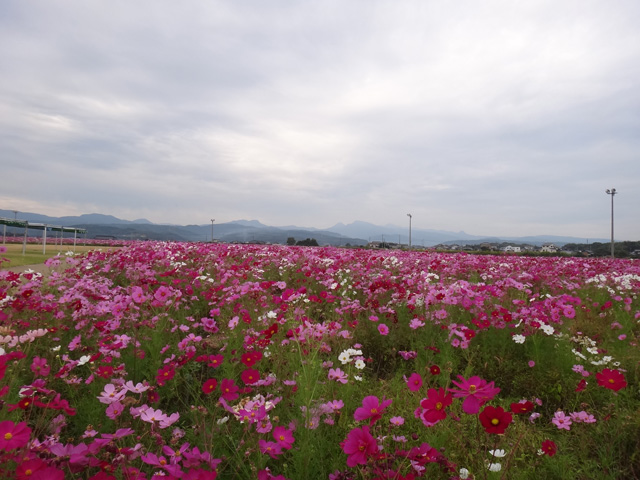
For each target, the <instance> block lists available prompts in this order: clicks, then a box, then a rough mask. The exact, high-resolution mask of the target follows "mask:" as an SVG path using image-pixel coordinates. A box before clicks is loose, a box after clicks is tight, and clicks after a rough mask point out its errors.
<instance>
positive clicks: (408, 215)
mask: <svg viewBox="0 0 640 480" xmlns="http://www.w3.org/2000/svg"><path fill="white" fill-rule="evenodd" d="M407 217H409V249H411V218H413V217H412V215H411V214H410V213H407Z"/></svg>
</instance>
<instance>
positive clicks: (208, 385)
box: [202, 378, 218, 395]
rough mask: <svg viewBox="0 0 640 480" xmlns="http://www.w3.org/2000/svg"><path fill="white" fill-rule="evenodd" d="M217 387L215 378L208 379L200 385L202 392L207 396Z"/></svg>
mask: <svg viewBox="0 0 640 480" xmlns="http://www.w3.org/2000/svg"><path fill="white" fill-rule="evenodd" d="M217 386H218V381H217V380H216V379H215V378H210V379H209V380H207V381H206V382H204V383H203V384H202V391H203V392H204V393H206V394H207V395H208V394H210V393H211V392H213V391H214V390H215V389H216V387H217Z"/></svg>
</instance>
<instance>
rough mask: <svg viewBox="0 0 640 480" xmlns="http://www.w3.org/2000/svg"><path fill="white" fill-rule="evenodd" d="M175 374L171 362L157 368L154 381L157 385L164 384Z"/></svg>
mask: <svg viewBox="0 0 640 480" xmlns="http://www.w3.org/2000/svg"><path fill="white" fill-rule="evenodd" d="M175 374H176V370H175V368H173V365H172V364H168V365H165V366H164V367H162V368H160V369H158V374H157V375H156V381H157V382H158V385H161V386H162V385H164V384H165V383H166V382H168V381H169V380H171V379H172V378H173V377H174V376H175Z"/></svg>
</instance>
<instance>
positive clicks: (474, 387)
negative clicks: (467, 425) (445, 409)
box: [448, 375, 500, 415]
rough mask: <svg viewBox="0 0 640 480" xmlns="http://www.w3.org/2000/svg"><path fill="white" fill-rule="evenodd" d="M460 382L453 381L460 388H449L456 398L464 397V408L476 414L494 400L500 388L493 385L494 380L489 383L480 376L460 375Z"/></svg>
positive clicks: (466, 411) (465, 410)
mask: <svg viewBox="0 0 640 480" xmlns="http://www.w3.org/2000/svg"><path fill="white" fill-rule="evenodd" d="M458 378H459V379H460V382H455V381H452V382H451V383H453V384H454V385H455V386H456V387H458V389H455V388H449V389H448V390H449V391H450V392H451V393H453V396H454V397H455V398H463V397H464V401H463V402H462V410H464V412H465V413H468V414H469V415H475V414H476V413H478V412H479V411H480V407H481V406H482V405H483V404H484V403H486V402H488V401H489V400H492V399H493V397H495V396H496V395H497V394H498V392H500V389H499V388H497V387H494V386H493V382H489V383H487V381H486V380H483V379H482V378H480V377H470V378H469V379H468V380H466V379H465V378H464V377H463V376H462V375H458Z"/></svg>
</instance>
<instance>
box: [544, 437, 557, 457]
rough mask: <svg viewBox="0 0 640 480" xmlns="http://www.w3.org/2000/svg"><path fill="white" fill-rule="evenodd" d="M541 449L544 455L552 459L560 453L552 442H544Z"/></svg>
mask: <svg viewBox="0 0 640 480" xmlns="http://www.w3.org/2000/svg"><path fill="white" fill-rule="evenodd" d="M541 448H542V451H543V452H544V454H545V455H549V456H550V457H553V456H554V455H555V454H556V452H557V451H558V447H557V446H556V444H555V443H554V442H553V441H552V440H545V441H544V442H542V447H541Z"/></svg>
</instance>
